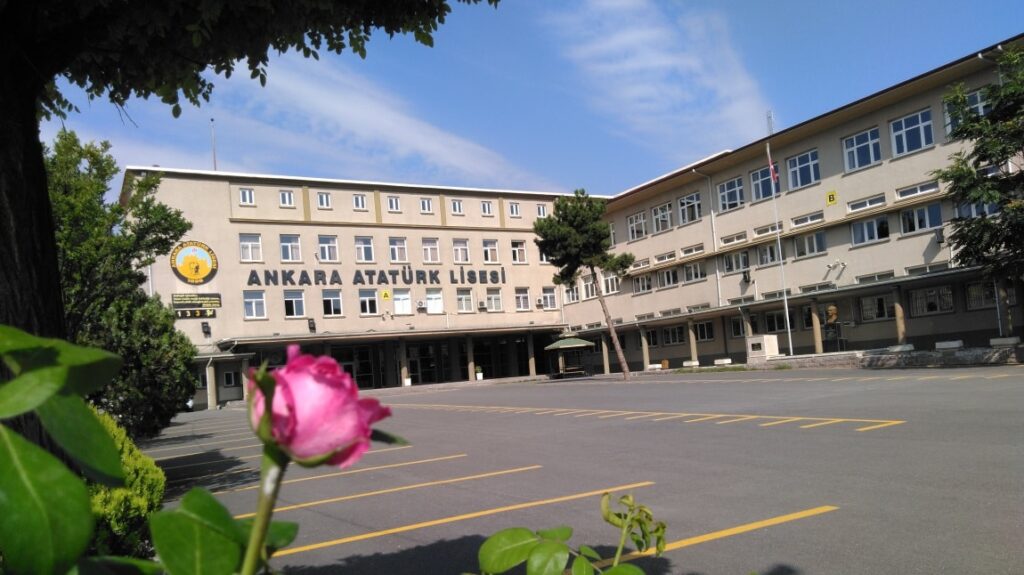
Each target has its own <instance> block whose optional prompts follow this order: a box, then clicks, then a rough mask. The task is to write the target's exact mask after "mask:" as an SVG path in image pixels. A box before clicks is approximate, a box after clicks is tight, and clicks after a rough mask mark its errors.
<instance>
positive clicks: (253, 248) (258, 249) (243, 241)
mask: <svg viewBox="0 0 1024 575" xmlns="http://www.w3.org/2000/svg"><path fill="white" fill-rule="evenodd" d="M238 248H239V251H240V252H241V254H240V259H241V260H242V261H243V262H259V261H263V240H262V238H261V236H260V234H238Z"/></svg>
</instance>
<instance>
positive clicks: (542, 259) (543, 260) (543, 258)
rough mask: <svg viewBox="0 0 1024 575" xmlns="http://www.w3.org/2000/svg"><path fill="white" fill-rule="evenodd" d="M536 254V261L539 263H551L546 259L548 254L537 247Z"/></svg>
mask: <svg viewBox="0 0 1024 575" xmlns="http://www.w3.org/2000/svg"><path fill="white" fill-rule="evenodd" d="M537 254H538V256H537V261H539V262H540V263H542V264H546V263H548V262H550V261H551V259H550V258H548V254H546V253H544V250H542V249H540V248H539V247H538V248H537Z"/></svg>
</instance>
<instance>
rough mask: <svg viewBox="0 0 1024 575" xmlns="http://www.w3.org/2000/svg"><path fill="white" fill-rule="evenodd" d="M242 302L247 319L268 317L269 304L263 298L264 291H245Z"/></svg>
mask: <svg viewBox="0 0 1024 575" xmlns="http://www.w3.org/2000/svg"><path fill="white" fill-rule="evenodd" d="M242 302H243V307H244V309H245V319H263V318H265V317H267V304H266V302H265V301H264V300H263V292H262V291H243V292H242Z"/></svg>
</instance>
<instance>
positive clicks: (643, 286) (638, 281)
mask: <svg viewBox="0 0 1024 575" xmlns="http://www.w3.org/2000/svg"><path fill="white" fill-rule="evenodd" d="M653 283H654V282H653V281H651V274H644V275H642V276H636V277H635V278H633V293H634V294H642V293H648V292H649V291H651V289H652V288H653V287H654V286H653Z"/></svg>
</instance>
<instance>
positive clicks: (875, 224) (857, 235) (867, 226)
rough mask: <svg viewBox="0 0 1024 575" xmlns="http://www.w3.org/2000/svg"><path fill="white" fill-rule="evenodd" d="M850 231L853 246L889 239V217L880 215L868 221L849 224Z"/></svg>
mask: <svg viewBox="0 0 1024 575" xmlns="http://www.w3.org/2000/svg"><path fill="white" fill-rule="evenodd" d="M850 230H851V231H852V233H853V245H855V246H859V245H862V244H869V243H871V242H878V241H882V240H884V239H886V238H888V237H889V216H887V215H882V216H878V217H877V218H871V219H870V220H861V221H859V222H853V223H852V224H850Z"/></svg>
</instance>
